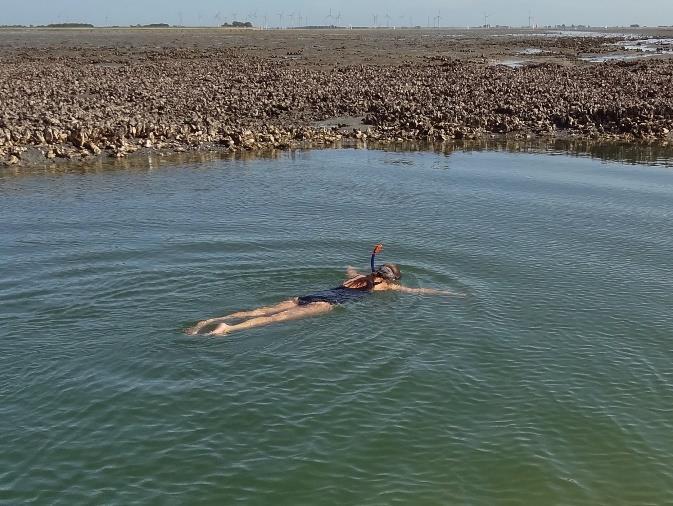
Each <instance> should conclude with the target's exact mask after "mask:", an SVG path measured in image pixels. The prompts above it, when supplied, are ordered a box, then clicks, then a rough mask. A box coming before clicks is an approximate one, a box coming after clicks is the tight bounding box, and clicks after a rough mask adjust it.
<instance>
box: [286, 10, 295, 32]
mask: <svg viewBox="0 0 673 506" xmlns="http://www.w3.org/2000/svg"><path fill="white" fill-rule="evenodd" d="M287 17H288V18H290V28H292V27H294V12H290V14H288V15H287Z"/></svg>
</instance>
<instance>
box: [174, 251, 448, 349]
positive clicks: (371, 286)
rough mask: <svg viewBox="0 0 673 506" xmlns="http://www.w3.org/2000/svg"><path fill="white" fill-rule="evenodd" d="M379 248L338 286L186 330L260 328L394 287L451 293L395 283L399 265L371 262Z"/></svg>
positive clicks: (217, 333) (219, 332) (216, 332)
mask: <svg viewBox="0 0 673 506" xmlns="http://www.w3.org/2000/svg"><path fill="white" fill-rule="evenodd" d="M381 251H383V244H377V245H376V246H375V247H374V251H373V252H372V256H371V268H372V272H371V274H367V275H365V274H360V273H358V272H357V271H355V269H354V268H352V267H349V268H348V271H347V273H346V274H347V276H348V279H347V280H346V281H344V282H343V283H342V284H341V285H340V286H338V287H336V288H332V289H331V290H325V291H322V292H316V293H313V294H311V295H305V296H303V297H295V298H293V299H290V300H286V301H284V302H281V303H279V304H276V305H275V306H269V307H260V308H258V309H253V310H252V311H241V312H239V313H233V314H230V315H228V316H223V317H220V318H211V319H209V320H203V321H200V322H199V323H197V324H196V325H194V326H193V327H191V328H189V329H187V333H188V334H190V335H196V334H198V333H199V332H201V331H202V330H203V329H204V328H205V327H208V326H210V325H214V324H219V325H218V326H217V327H215V329H214V330H213V331H212V332H209V333H208V334H207V335H209V336H221V335H225V334H229V333H230V332H235V331H237V330H245V329H252V328H255V327H262V326H264V325H270V324H272V323H278V322H285V321H289V320H298V319H300V318H306V317H309V316H315V315H319V314H323V313H327V312H328V311H331V310H332V309H333V308H334V306H336V305H338V304H345V303H346V302H350V301H352V300H356V299H360V298H361V297H364V296H365V295H367V294H369V293H371V292H383V291H390V290H394V291H397V292H403V293H419V294H433V295H455V294H453V293H452V292H447V291H442V290H434V289H431V288H408V287H406V286H402V285H400V284H399V280H400V279H401V278H402V273H401V271H400V268H399V267H398V266H397V265H395V264H385V265H383V266H381V267H378V268H377V267H376V266H375V265H374V260H375V258H376V255H377V254H378V253H380V252H381ZM232 320H243V321H241V322H240V323H236V324H230V323H224V322H229V321H232Z"/></svg>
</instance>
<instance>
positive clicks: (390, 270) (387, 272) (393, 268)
mask: <svg viewBox="0 0 673 506" xmlns="http://www.w3.org/2000/svg"><path fill="white" fill-rule="evenodd" d="M375 274H378V275H379V276H381V277H382V278H383V279H385V280H386V281H398V280H400V279H402V271H401V270H400V266H399V265H397V264H383V266H381V267H379V268H378V269H377V270H376V273H375Z"/></svg>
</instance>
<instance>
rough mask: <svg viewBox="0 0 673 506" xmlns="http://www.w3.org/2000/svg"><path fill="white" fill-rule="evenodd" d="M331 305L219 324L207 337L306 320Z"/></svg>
mask: <svg viewBox="0 0 673 506" xmlns="http://www.w3.org/2000/svg"><path fill="white" fill-rule="evenodd" d="M332 307H333V306H332V304H330V303H328V302H313V303H312V304H307V305H306V306H296V307H293V308H290V309H288V310H286V311H283V312H281V313H276V314H272V315H270V316H260V317H258V318H253V319H251V320H246V321H244V322H241V323H238V324H236V325H227V324H226V323H222V324H220V325H219V326H218V327H217V328H216V329H215V330H213V331H212V332H210V333H208V334H207V335H209V336H223V335H225V334H229V333H231V332H236V331H238V330H246V329H252V328H255V327H263V326H264V325H271V324H272V323H280V322H286V321H290V320H299V319H300V318H308V317H309V316H316V315H319V314H323V313H327V312H329V311H331V310H332Z"/></svg>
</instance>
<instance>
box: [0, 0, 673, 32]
mask: <svg viewBox="0 0 673 506" xmlns="http://www.w3.org/2000/svg"><path fill="white" fill-rule="evenodd" d="M330 8H331V9H332V14H333V15H334V16H335V17H336V15H337V14H338V13H339V12H340V13H341V24H343V25H346V24H355V25H364V24H367V25H371V24H372V23H373V16H374V15H375V14H376V15H378V24H379V25H381V26H385V25H386V24H387V23H390V25H408V24H409V22H410V21H412V22H413V24H415V25H416V24H418V25H423V26H425V25H427V23H428V17H429V16H431V17H434V16H437V14H438V13H439V12H441V16H442V19H441V24H442V25H443V26H444V25H450V26H474V25H477V24H482V23H483V22H484V14H485V13H488V14H489V15H490V17H489V22H490V23H491V24H503V25H505V24H506V25H513V26H520V25H526V24H528V15H529V12H530V13H531V14H532V15H533V17H534V19H535V22H536V23H538V24H540V25H545V24H561V23H565V24H573V23H575V24H592V25H595V26H602V25H611V26H613V25H626V24H631V23H639V24H642V25H650V26H657V25H673V0H640V1H634V0H510V1H505V0H449V1H447V0H414V1H409V0H341V1H333V2H329V1H322V0H314V1H308V0H285V1H282V0H244V1H238V0H109V1H103V0H0V25H3V24H46V23H53V22H58V21H62V22H64V21H82V22H88V23H94V24H96V25H103V24H119V25H128V24H135V23H143V24H144V23H152V22H165V23H170V24H178V23H180V22H181V21H182V23H183V24H185V25H197V24H198V25H215V24H221V23H223V22H224V21H227V20H231V19H232V16H233V15H234V14H236V15H237V16H236V17H237V18H238V19H240V20H243V19H246V18H252V17H253V16H254V15H255V14H256V21H257V24H263V22H264V17H265V16H266V19H267V23H268V24H269V25H271V26H277V25H278V24H279V20H280V17H279V13H281V12H282V13H283V18H282V19H283V25H288V24H290V22H291V19H292V18H291V17H290V14H292V15H293V16H294V22H295V23H296V22H297V21H298V14H301V16H302V23H303V24H306V21H307V20H308V22H310V23H311V24H326V23H327V22H328V18H327V16H328V15H329V12H330ZM386 14H388V15H389V16H390V18H389V19H386V17H385V15H386ZM218 22H219V23H218Z"/></svg>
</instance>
